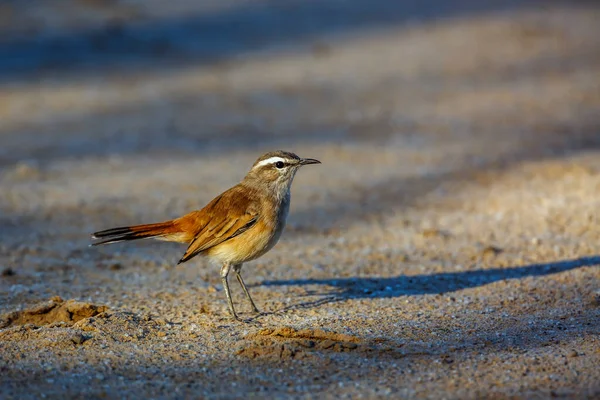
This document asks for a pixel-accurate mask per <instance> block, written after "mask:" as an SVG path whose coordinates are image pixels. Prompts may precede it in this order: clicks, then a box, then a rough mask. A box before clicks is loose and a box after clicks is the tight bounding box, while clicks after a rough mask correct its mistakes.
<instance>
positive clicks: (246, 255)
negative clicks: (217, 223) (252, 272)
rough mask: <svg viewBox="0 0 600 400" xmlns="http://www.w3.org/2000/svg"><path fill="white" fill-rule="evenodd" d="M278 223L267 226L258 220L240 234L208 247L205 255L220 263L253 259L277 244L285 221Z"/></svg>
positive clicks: (236, 262)
mask: <svg viewBox="0 0 600 400" xmlns="http://www.w3.org/2000/svg"><path fill="white" fill-rule="evenodd" d="M278 225H279V226H269V225H268V224H265V223H264V222H263V221H258V222H257V223H256V225H254V226H253V227H252V228H251V229H249V230H248V231H246V232H244V233H242V234H241V235H239V236H236V237H234V238H231V239H229V240H227V241H225V242H223V243H221V244H219V245H217V246H215V247H212V248H210V249H209V250H208V252H207V256H209V257H210V258H212V259H214V260H216V261H218V262H220V263H226V262H228V263H232V264H240V263H243V262H246V261H251V260H254V259H256V258H258V257H260V256H262V255H264V254H265V253H266V252H268V251H269V250H271V249H272V248H273V246H275V245H276V244H277V242H278V241H279V238H280V237H281V233H282V232H283V228H284V227H285V221H284V222H283V223H280V224H278Z"/></svg>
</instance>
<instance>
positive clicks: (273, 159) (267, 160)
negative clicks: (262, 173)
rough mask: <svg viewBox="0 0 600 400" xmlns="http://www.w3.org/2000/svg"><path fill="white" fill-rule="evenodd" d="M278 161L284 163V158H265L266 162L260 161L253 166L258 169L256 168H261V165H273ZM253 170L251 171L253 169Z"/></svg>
mask: <svg viewBox="0 0 600 400" xmlns="http://www.w3.org/2000/svg"><path fill="white" fill-rule="evenodd" d="M278 161H282V162H285V158H281V157H271V158H267V159H266V160H262V161H261V162H259V163H258V164H256V165H255V166H254V168H258V167H262V166H263V165H267V164H275V163H276V162H278ZM254 168H253V169H254Z"/></svg>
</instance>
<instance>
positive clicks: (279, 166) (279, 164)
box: [275, 161, 283, 169]
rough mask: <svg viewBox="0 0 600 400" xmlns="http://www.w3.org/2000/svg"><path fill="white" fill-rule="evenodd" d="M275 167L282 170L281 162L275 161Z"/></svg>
mask: <svg viewBox="0 0 600 400" xmlns="http://www.w3.org/2000/svg"><path fill="white" fill-rule="evenodd" d="M275 166H276V167H277V168H279V169H281V168H283V161H277V162H276V163H275Z"/></svg>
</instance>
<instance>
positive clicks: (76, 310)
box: [0, 296, 108, 329]
mask: <svg viewBox="0 0 600 400" xmlns="http://www.w3.org/2000/svg"><path fill="white" fill-rule="evenodd" d="M106 310H108V307H107V306H103V305H95V304H91V303H85V302H81V301H76V300H67V301H64V300H63V299H62V298H60V297H59V296H55V297H53V298H52V299H50V300H49V301H47V302H45V303H42V304H38V305H36V306H34V307H32V308H28V309H26V310H23V311H13V312H10V313H7V314H4V315H2V316H0V329H3V328H7V327H10V326H18V325H28V324H31V325H35V326H43V325H49V324H53V323H56V322H64V323H66V324H68V325H72V324H74V323H76V322H77V321H80V320H82V319H84V318H90V317H94V316H96V315H98V314H100V313H103V312H105V311H106Z"/></svg>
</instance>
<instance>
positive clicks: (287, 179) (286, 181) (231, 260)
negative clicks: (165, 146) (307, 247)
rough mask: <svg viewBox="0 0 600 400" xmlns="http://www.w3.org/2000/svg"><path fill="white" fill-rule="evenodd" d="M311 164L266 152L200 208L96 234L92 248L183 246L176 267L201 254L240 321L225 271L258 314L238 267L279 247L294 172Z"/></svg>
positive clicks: (312, 161)
mask: <svg viewBox="0 0 600 400" xmlns="http://www.w3.org/2000/svg"><path fill="white" fill-rule="evenodd" d="M310 164H321V162H320V161H319V160H316V159H314V158H300V157H299V156H297V155H296V154H294V153H291V152H288V151H283V150H277V151H271V152H268V153H266V154H263V155H262V156H260V157H259V158H258V159H257V160H256V162H254V164H253V165H252V168H250V171H248V173H247V174H246V176H245V177H244V178H243V179H242V180H241V182H239V183H238V184H237V185H235V186H233V187H231V188H230V189H228V190H226V191H225V192H223V193H221V194H220V195H218V196H217V197H215V198H214V199H213V200H212V201H210V202H209V203H208V204H207V205H206V206H205V207H204V208H202V209H200V210H196V211H192V212H190V213H188V214H185V215H183V216H182V217H180V218H175V219H172V220H168V221H164V222H158V223H151V224H143V225H133V226H123V227H118V228H112V229H106V230H102V231H98V232H95V233H93V234H92V244H91V246H98V245H105V244H111V243H118V242H123V241H131V240H138V239H149V238H153V239H158V240H164V241H170V242H179V243H186V244H188V247H187V250H186V251H185V253H184V254H183V256H182V257H181V259H180V260H179V262H178V263H177V264H181V263H185V262H186V261H189V260H191V259H192V258H194V257H196V256H198V255H202V256H206V257H207V258H208V259H209V260H211V261H212V262H214V263H217V264H218V265H220V266H221V270H220V276H221V281H222V284H223V288H224V290H225V295H226V296H227V303H228V307H229V313H230V314H231V316H232V317H233V318H235V319H236V320H238V321H242V319H240V317H239V316H238V314H237V313H236V311H235V308H234V306H233V301H232V298H231V292H230V289H229V283H228V276H229V273H230V271H233V272H234V274H235V277H236V278H237V281H238V282H239V284H240V286H241V287H242V290H243V291H244V293H245V295H246V298H247V299H248V301H249V302H250V306H251V307H252V311H253V312H254V313H256V314H260V311H259V310H258V308H257V307H256V304H255V303H254V301H253V300H252V297H251V296H250V292H249V291H248V288H247V287H246V284H245V283H244V279H243V278H242V275H241V271H242V265H243V264H244V263H246V262H248V261H252V260H255V259H257V258H259V257H261V256H262V255H264V254H265V253H267V252H268V251H269V250H271V249H272V248H273V246H275V244H277V242H278V241H279V238H280V237H281V234H282V232H283V230H284V228H285V224H286V220H287V216H288V213H289V209H290V197H291V195H290V189H291V186H292V182H293V180H294V177H295V176H296V172H298V170H299V169H300V168H301V167H302V166H305V165H310Z"/></svg>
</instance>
